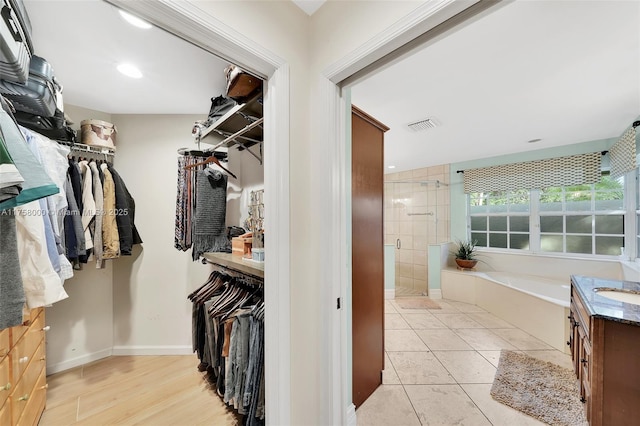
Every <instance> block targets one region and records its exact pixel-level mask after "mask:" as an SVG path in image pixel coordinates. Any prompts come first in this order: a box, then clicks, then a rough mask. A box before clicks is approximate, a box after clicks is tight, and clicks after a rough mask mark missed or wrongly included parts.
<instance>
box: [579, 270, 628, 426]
mask: <svg viewBox="0 0 640 426" xmlns="http://www.w3.org/2000/svg"><path fill="white" fill-rule="evenodd" d="M569 322H570V326H571V333H570V338H569V341H568V342H567V344H568V345H569V346H570V347H571V357H572V360H573V367H574V370H575V372H576V375H577V377H578V380H579V382H580V400H581V401H582V402H583V404H584V406H585V413H586V416H587V419H588V420H589V424H590V425H592V426H600V425H615V426H618V425H631V424H638V423H637V421H638V419H640V283H638V282H631V281H617V280H606V279H601V278H593V277H584V276H578V275H572V276H571V307H570V315H569Z"/></svg>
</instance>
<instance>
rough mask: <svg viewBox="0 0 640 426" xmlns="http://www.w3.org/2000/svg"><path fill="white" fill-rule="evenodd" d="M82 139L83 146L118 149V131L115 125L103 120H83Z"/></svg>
mask: <svg viewBox="0 0 640 426" xmlns="http://www.w3.org/2000/svg"><path fill="white" fill-rule="evenodd" d="M80 132H81V133H80V135H81V136H80V137H81V141H82V143H83V144H86V145H93V146H100V147H106V148H111V149H113V150H115V149H116V134H117V133H118V130H117V129H116V126H114V125H113V124H111V123H109V122H107V121H102V120H82V121H81V122H80Z"/></svg>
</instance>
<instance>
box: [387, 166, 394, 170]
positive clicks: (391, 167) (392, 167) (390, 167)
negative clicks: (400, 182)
mask: <svg viewBox="0 0 640 426" xmlns="http://www.w3.org/2000/svg"><path fill="white" fill-rule="evenodd" d="M387 168H388V169H395V168H396V166H389V167H387Z"/></svg>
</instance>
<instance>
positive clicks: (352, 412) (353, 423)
mask: <svg viewBox="0 0 640 426" xmlns="http://www.w3.org/2000/svg"><path fill="white" fill-rule="evenodd" d="M346 424H347V426H357V424H358V418H357V417H356V406H355V405H353V404H350V405H349V406H348V407H347V423H346Z"/></svg>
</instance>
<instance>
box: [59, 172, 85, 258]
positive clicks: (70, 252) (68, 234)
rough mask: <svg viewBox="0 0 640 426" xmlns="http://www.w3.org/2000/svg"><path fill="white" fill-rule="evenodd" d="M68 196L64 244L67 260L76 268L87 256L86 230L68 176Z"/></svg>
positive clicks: (66, 187)
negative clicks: (82, 257)
mask: <svg viewBox="0 0 640 426" xmlns="http://www.w3.org/2000/svg"><path fill="white" fill-rule="evenodd" d="M65 190H66V194H67V203H68V205H69V210H68V213H67V214H66V215H65V217H64V235H65V239H64V243H65V247H66V253H67V258H69V260H70V261H71V262H72V263H74V264H75V265H76V266H77V264H78V262H79V261H80V257H81V256H85V255H86V253H87V252H86V250H85V241H84V230H83V229H82V219H81V217H80V210H79V209H78V204H77V202H76V197H75V195H74V193H73V185H72V183H71V176H67V184H66V185H65Z"/></svg>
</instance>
